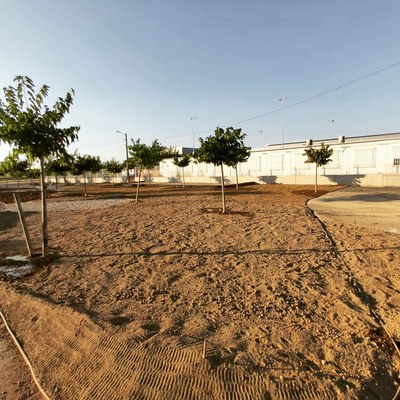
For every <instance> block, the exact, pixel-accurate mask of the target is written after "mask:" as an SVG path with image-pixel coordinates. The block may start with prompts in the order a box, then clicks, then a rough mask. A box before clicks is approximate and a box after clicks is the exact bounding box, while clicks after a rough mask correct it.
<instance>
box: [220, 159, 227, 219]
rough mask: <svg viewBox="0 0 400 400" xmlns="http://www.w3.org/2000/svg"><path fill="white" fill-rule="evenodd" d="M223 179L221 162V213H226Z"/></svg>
mask: <svg viewBox="0 0 400 400" xmlns="http://www.w3.org/2000/svg"><path fill="white" fill-rule="evenodd" d="M224 181H225V179H224V165H223V164H221V188H222V214H225V213H226V207H225V182H224Z"/></svg>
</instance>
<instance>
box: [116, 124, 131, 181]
mask: <svg viewBox="0 0 400 400" xmlns="http://www.w3.org/2000/svg"><path fill="white" fill-rule="evenodd" d="M117 133H120V134H121V135H124V136H125V154H126V181H127V183H129V157H128V134H127V133H124V132H121V131H117Z"/></svg>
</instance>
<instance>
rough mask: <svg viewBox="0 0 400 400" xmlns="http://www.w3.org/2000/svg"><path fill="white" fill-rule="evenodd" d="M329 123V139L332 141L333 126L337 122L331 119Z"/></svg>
mask: <svg viewBox="0 0 400 400" xmlns="http://www.w3.org/2000/svg"><path fill="white" fill-rule="evenodd" d="M328 122H329V139H332V124H333V123H334V122H335V120H334V119H330V120H329V121H328Z"/></svg>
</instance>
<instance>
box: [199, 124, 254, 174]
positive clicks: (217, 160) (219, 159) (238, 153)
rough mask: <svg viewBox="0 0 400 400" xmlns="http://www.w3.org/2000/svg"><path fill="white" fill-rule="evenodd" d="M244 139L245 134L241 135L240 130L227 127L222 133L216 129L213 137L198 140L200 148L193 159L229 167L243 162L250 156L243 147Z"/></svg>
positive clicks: (219, 129)
mask: <svg viewBox="0 0 400 400" xmlns="http://www.w3.org/2000/svg"><path fill="white" fill-rule="evenodd" d="M245 137H246V134H244V133H243V134H242V130H241V129H233V128H232V127H229V128H226V130H225V131H224V129H222V128H217V129H215V131H214V136H209V137H207V138H206V139H203V138H200V148H199V149H198V151H197V153H196V154H195V158H196V159H197V161H199V162H205V163H211V164H214V165H222V164H225V165H227V166H229V167H233V166H235V165H237V164H238V163H240V162H245V161H247V159H248V158H249V156H250V151H249V150H248V149H247V148H246V146H245V145H244V138H245Z"/></svg>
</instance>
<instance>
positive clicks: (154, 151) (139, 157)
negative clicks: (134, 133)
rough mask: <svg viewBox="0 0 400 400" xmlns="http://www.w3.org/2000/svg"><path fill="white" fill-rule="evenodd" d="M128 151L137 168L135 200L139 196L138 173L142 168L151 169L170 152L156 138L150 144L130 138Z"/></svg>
mask: <svg viewBox="0 0 400 400" xmlns="http://www.w3.org/2000/svg"><path fill="white" fill-rule="evenodd" d="M128 151H129V155H130V159H131V160H132V162H133V164H134V165H135V167H136V168H139V174H138V182H137V189H136V202H137V201H138V198H139V188H140V175H141V172H142V169H152V168H154V167H156V166H157V165H158V164H159V163H160V162H161V161H162V160H163V159H164V158H166V157H168V156H169V155H170V152H169V150H168V149H167V148H166V147H165V146H163V145H161V143H160V142H159V141H158V140H157V139H156V140H154V141H153V142H152V143H151V145H150V146H148V145H146V144H144V143H141V142H140V139H137V140H133V139H132V144H131V145H130V146H128Z"/></svg>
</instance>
